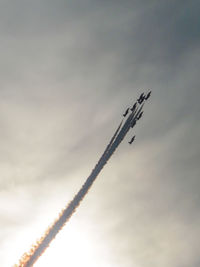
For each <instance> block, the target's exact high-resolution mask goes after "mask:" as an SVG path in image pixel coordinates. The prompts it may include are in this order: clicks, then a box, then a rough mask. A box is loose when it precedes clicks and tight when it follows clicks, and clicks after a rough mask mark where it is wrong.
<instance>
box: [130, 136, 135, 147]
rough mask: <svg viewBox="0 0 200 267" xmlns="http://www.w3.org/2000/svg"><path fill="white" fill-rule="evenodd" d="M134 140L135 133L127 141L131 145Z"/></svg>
mask: <svg viewBox="0 0 200 267" xmlns="http://www.w3.org/2000/svg"><path fill="white" fill-rule="evenodd" d="M134 140H135V135H134V136H133V137H132V138H131V140H130V141H129V144H130V145H131V144H132V143H133V141H134Z"/></svg>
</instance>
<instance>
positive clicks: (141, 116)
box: [137, 111, 143, 120]
mask: <svg viewBox="0 0 200 267" xmlns="http://www.w3.org/2000/svg"><path fill="white" fill-rule="evenodd" d="M142 114H143V111H142V112H141V113H140V115H139V116H138V117H137V120H139V119H140V118H141V117H142Z"/></svg>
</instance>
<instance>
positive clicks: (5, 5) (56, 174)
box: [0, 1, 200, 267]
mask: <svg viewBox="0 0 200 267" xmlns="http://www.w3.org/2000/svg"><path fill="white" fill-rule="evenodd" d="M0 5H1V8H0V13H1V15H0V17H1V23H0V25H1V26H0V31H1V64H0V76H1V82H0V85H1V89H0V108H1V112H0V125H1V132H0V147H1V149H0V150H1V156H0V159H1V165H0V166H1V167H0V168H1V192H0V194H1V196H2V201H3V199H4V200H5V201H6V202H7V198H9V199H11V200H12V198H11V196H10V194H11V192H13V194H14V195H15V196H16V194H17V193H16V191H15V189H16V188H23V190H21V193H20V196H21V198H19V203H20V201H22V202H23V199H25V200H24V201H27V194H29V195H30V198H29V200H28V201H27V206H28V208H27V207H23V206H22V208H21V209H20V210H19V211H18V210H17V209H15V208H14V207H13V212H14V210H16V211H18V212H19V213H18V214H19V216H21V214H22V213H23V212H24V213H25V214H26V215H27V217H28V216H30V212H29V209H30V208H32V209H33V208H35V209H34V214H33V217H31V218H37V214H38V213H39V212H40V211H39V207H40V205H44V206H45V205H46V206H47V208H48V205H47V203H48V202H49V201H50V202H51V201H52V198H53V199H54V197H56V196H57V190H58V191H59V190H60V191H59V192H62V193H63V195H64V194H65V192H64V191H66V194H67V193H68V192H70V196H72V195H73V192H76V190H78V188H79V186H80V184H81V182H83V181H84V178H86V177H87V175H88V174H89V172H90V170H91V168H93V165H94V164H95V163H96V160H98V156H99V155H100V154H101V152H103V150H104V147H105V146H106V144H107V142H108V141H109V137H110V136H111V135H112V133H113V130H114V129H115V127H116V126H117V125H118V123H119V121H120V118H121V117H120V116H121V114H122V112H123V111H124V110H125V108H126V107H127V106H128V105H132V102H133V100H134V99H136V98H137V96H138V94H139V93H140V92H141V91H142V90H143V89H144V90H146V89H148V88H151V89H153V93H152V98H151V99H150V101H149V103H148V104H147V105H146V106H145V108H144V117H143V118H142V119H141V121H140V123H138V125H137V126H136V128H135V129H134V133H136V141H135V144H134V146H133V147H130V146H128V144H127V143H126V140H125V142H124V143H123V144H122V145H121V147H120V148H119V150H118V152H117V153H115V155H114V157H113V158H112V160H111V162H110V163H109V164H108V166H106V168H105V170H104V171H103V173H102V175H101V177H99V178H100V179H99V180H98V181H97V183H95V185H94V188H93V189H92V190H91V192H90V194H89V195H88V197H87V199H86V202H84V203H85V204H84V203H83V206H81V207H80V210H79V211H78V212H77V216H79V217H78V218H79V220H84V218H85V217H89V218H91V220H92V221H93V222H94V226H93V227H94V232H95V233H101V234H102V237H103V240H104V241H105V242H108V244H109V247H110V249H111V251H113V253H112V255H118V256H117V261H116V260H115V259H113V256H112V255H110V258H109V259H110V261H111V262H114V263H113V264H114V266H127V267H129V266H133V263H135V264H136V265H137V266H166V267H168V266H170V267H171V266H173V267H179V266H195V265H196V266H198V264H197V263H198V261H199V252H198V248H199V242H198V240H197V238H196V237H197V236H199V230H198V228H199V227H198V225H199V219H200V218H199V215H198V207H199V197H198V196H199V173H200V172H199V149H200V147H199V132H200V131H199V114H200V110H199V102H198V101H199V93H200V90H199V85H200V84H199V67H200V66H199V34H198V29H199V15H198V13H199V7H198V6H199V4H198V1H125V2H124V1H123V2H122V1H83V2H81V3H80V2H78V1H56V2H55V1H34V2H31V1H17V2H16V1H15V2H13V1H1V2H0ZM119 117H120V118H119ZM128 138H129V136H128ZM77 164H78V169H77ZM59 184H60V185H59ZM54 186H56V189H55V191H53V188H54ZM60 187H62V190H61V189H60ZM65 187H66V188H65ZM3 188H6V192H7V196H6V197H5V195H4V193H3V191H2V190H3ZM60 194H61V193H59V194H58V195H59V196H60ZM59 196H57V197H58V198H59ZM16 198H17V197H16ZM17 199H18V198H17ZM36 199H37V200H36ZM68 200H69V199H66V202H67V201H68ZM40 203H43V204H40ZM128 207H129V209H128ZM60 208H61V207H60ZM8 210H9V212H7V211H5V209H3V208H2V209H1V214H0V216H1V218H2V220H1V221H2V225H1V228H2V229H3V228H4V229H5V231H6V233H8V237H7V240H12V233H11V229H16V232H20V231H21V227H20V226H19V223H20V225H24V224H26V225H28V224H29V222H28V221H27V219H25V218H24V219H23V220H22V221H20V220H19V219H17V221H15V220H14V217H12V212H11V211H12V208H11V207H10V206H8ZM79 213H80V215H78V214H79ZM55 215H56V214H55ZM16 216H17V215H16ZM44 216H45V215H44ZM35 220H37V219H35ZM9 231H10V234H9ZM185 237H186V238H185ZM4 238H5V235H4ZM33 241H34V240H33ZM7 242H8V241H7ZM2 243H4V242H3V240H2ZM119 244H120V245H119ZM150 244H152V247H150ZM165 245H166V246H165ZM2 246H3V244H2ZM170 246H171V248H170ZM160 250H162V253H161V254H159V252H160ZM174 253H176V255H175V254H174ZM4 254H5V253H4ZM158 254H159V256H160V257H158ZM5 255H6V254H5ZM177 255H181V256H180V257H179V256H177ZM182 255H184V257H183V258H182V259H181V257H182ZM148 260H149V261H148ZM5 261H6V259H5ZM184 261H185V262H184ZM125 263H126V264H125Z"/></svg>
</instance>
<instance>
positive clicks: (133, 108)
mask: <svg viewBox="0 0 200 267" xmlns="http://www.w3.org/2000/svg"><path fill="white" fill-rule="evenodd" d="M136 106H137V102H136V103H135V104H134V105H133V107H132V108H131V111H134V110H135V109H136Z"/></svg>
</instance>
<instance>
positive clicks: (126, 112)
mask: <svg viewBox="0 0 200 267" xmlns="http://www.w3.org/2000/svg"><path fill="white" fill-rule="evenodd" d="M128 111H129V108H127V110H126V111H125V113H124V114H123V116H124V117H126V115H127V114H128Z"/></svg>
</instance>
